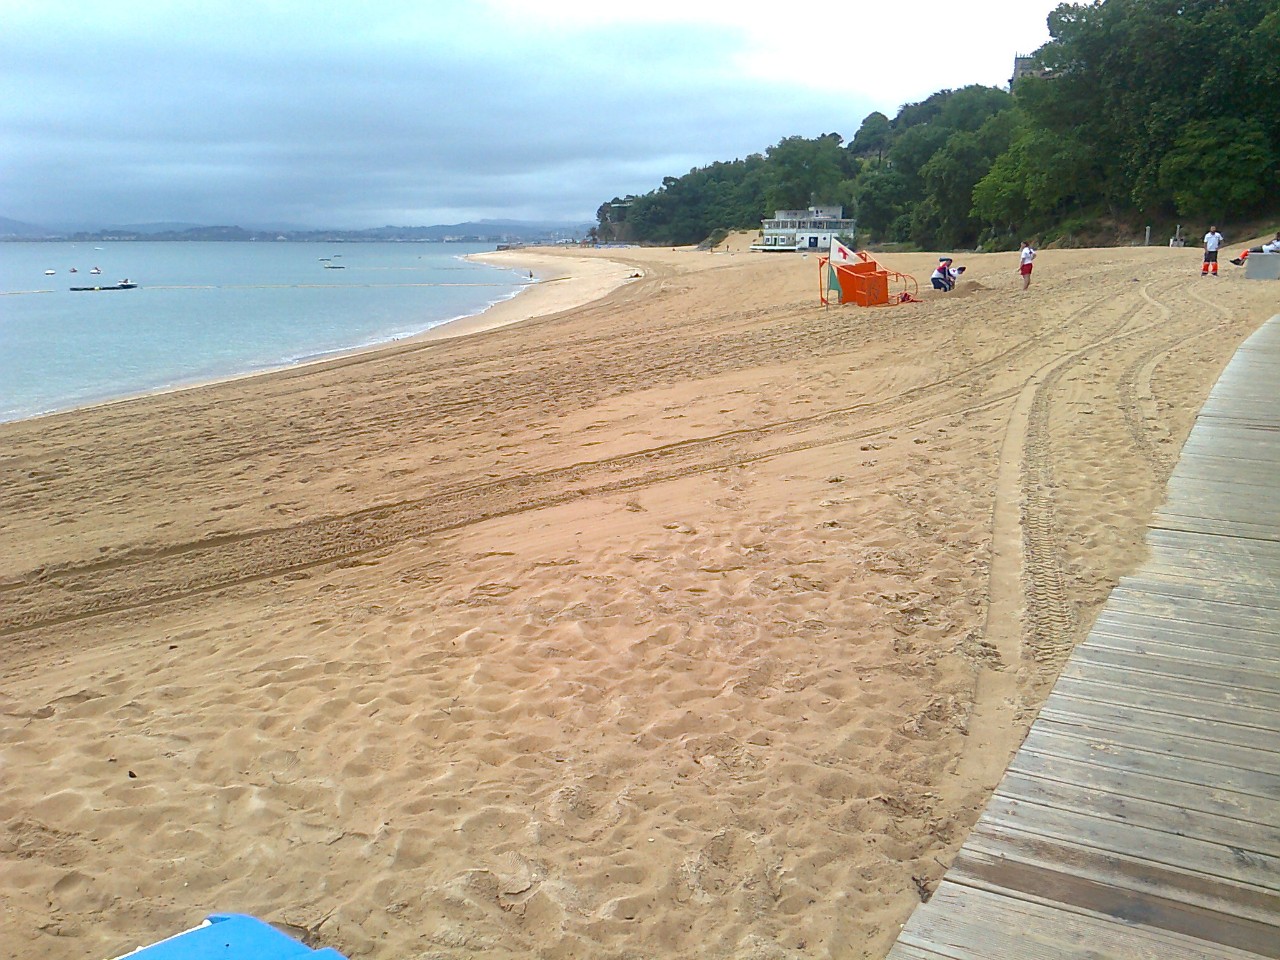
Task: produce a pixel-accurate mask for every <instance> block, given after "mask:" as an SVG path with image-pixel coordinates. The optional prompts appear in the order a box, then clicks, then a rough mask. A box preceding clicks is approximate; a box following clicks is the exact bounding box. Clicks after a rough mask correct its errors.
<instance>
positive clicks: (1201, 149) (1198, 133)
mask: <svg viewBox="0 0 1280 960" xmlns="http://www.w3.org/2000/svg"><path fill="white" fill-rule="evenodd" d="M1275 173H1276V164H1275V156H1274V154H1272V153H1271V152H1270V151H1269V149H1268V143H1267V136H1266V133H1265V131H1264V130H1263V128H1262V124H1261V123H1259V122H1258V121H1257V120H1241V119H1238V118H1236V117H1219V118H1217V119H1214V120H1194V121H1192V122H1191V123H1188V124H1187V125H1186V126H1185V127H1184V128H1183V130H1182V133H1181V134H1180V135H1179V136H1178V139H1177V141H1176V142H1175V143H1174V147H1173V149H1172V150H1170V151H1169V152H1168V153H1166V154H1165V156H1164V159H1163V160H1162V161H1161V164H1160V174H1159V177H1160V186H1161V187H1162V188H1163V189H1165V190H1167V191H1168V192H1169V193H1171V194H1172V196H1173V199H1174V203H1175V204H1176V206H1177V209H1178V213H1180V214H1182V215H1184V216H1193V217H1194V216H1203V217H1209V218H1211V219H1218V220H1220V219H1225V217H1224V216H1223V215H1224V214H1228V215H1230V214H1235V215H1238V214H1241V213H1244V212H1247V211H1249V210H1250V208H1252V207H1254V206H1255V205H1256V204H1257V203H1258V202H1259V201H1260V200H1261V199H1262V198H1263V196H1264V195H1265V187H1264V182H1265V181H1266V180H1273V179H1274V177H1275ZM1264 178H1265V180H1264Z"/></svg>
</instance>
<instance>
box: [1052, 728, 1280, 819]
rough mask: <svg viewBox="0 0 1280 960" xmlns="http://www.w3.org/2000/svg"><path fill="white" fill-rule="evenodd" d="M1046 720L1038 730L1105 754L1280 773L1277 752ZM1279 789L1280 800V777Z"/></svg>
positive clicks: (1182, 736)
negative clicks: (1125, 750)
mask: <svg viewBox="0 0 1280 960" xmlns="http://www.w3.org/2000/svg"><path fill="white" fill-rule="evenodd" d="M1043 719H1044V722H1043V723H1041V722H1039V720H1037V723H1036V729H1037V730H1040V731H1043V732H1044V733H1045V734H1050V735H1053V736H1055V737H1067V738H1074V739H1076V740H1080V741H1083V742H1084V743H1085V744H1087V745H1088V746H1090V747H1093V748H1094V749H1097V750H1101V751H1103V752H1114V748H1115V747H1121V746H1123V747H1130V748H1132V749H1134V750H1145V751H1146V752H1148V753H1154V754H1158V755H1159V756H1162V757H1170V758H1176V759H1183V760H1199V759H1201V758H1210V759H1209V762H1211V763H1215V764H1220V765H1226V766H1229V767H1234V768H1235V769H1237V770H1252V771H1255V772H1257V773H1264V774H1275V773H1277V771H1280V753H1276V752H1275V750H1273V749H1267V750H1255V749H1253V748H1252V747H1242V746H1238V745H1236V744H1232V743H1225V742H1219V741H1214V740H1204V739H1201V738H1198V737H1191V736H1187V734H1186V733H1185V732H1182V731H1178V732H1176V733H1166V732H1163V731H1159V730H1152V729H1150V728H1146V727H1133V726H1100V725H1097V724H1092V723H1084V722H1082V721H1080V720H1078V719H1075V718H1069V717H1062V718H1055V717H1045V718H1043ZM1028 739H1030V734H1028ZM1159 775H1160V776H1163V774H1159ZM1276 789H1277V795H1276V797H1277V799H1280V776H1278V777H1277V780H1276Z"/></svg>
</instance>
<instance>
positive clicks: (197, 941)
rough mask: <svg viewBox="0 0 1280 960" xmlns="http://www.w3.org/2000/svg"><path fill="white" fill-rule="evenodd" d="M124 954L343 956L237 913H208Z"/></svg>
mask: <svg viewBox="0 0 1280 960" xmlns="http://www.w3.org/2000/svg"><path fill="white" fill-rule="evenodd" d="M125 957H127V958H128V960H346V958H345V957H344V956H343V955H342V954H340V953H338V951H336V950H331V949H327V948H326V949H324V950H312V949H311V948H310V947H308V946H306V945H305V944H302V943H299V942H298V941H297V940H294V939H293V938H292V937H290V936H287V935H286V934H283V933H281V932H280V931H279V930H277V929H276V928H275V927H273V926H271V925H270V924H268V923H263V922H262V921H261V920H256V919H254V918H253V917H249V916H245V915H244V914H241V913H214V914H210V915H209V917H208V918H207V919H206V920H205V922H204V923H203V924H201V925H200V926H198V927H195V928H193V929H191V930H187V931H184V932H183V933H180V934H178V935H177V936H173V937H169V939H167V940H161V941H160V942H159V943H153V944H152V945H151V946H149V947H141V948H139V949H137V950H135V951H133V952H132V953H127V954H125ZM125 957H121V958H120V960H125Z"/></svg>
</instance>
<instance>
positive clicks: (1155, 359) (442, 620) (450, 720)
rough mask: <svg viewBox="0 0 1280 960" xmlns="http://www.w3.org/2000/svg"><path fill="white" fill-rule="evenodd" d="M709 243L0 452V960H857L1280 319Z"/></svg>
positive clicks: (887, 921) (1002, 265) (1141, 287)
mask: <svg viewBox="0 0 1280 960" xmlns="http://www.w3.org/2000/svg"><path fill="white" fill-rule="evenodd" d="M733 249H735V250H736V251H737V252H724V248H721V252H717V253H714V254H709V253H698V252H694V251H691V250H674V251H673V250H638V249H635V250H611V251H602V252H599V253H598V254H591V253H586V254H584V253H582V252H580V251H576V250H575V251H572V252H571V256H569V257H568V258H566V255H565V253H564V252H563V251H544V252H539V253H537V254H536V255H531V254H529V253H528V252H521V253H516V254H511V255H507V254H503V255H501V256H504V257H509V259H510V260H511V262H516V263H525V262H530V260H529V258H530V257H531V256H535V257H536V258H537V262H536V263H535V264H534V266H535V268H536V269H538V270H540V271H541V272H542V274H543V276H544V277H547V278H548V283H546V284H542V285H539V286H540V287H542V289H541V290H540V291H536V293H537V296H536V297H533V295H531V299H526V298H520V299H519V300H517V301H515V303H513V304H508V305H505V306H503V307H501V308H499V312H497V313H495V314H494V315H492V316H491V317H489V318H488V319H485V320H482V321H480V322H479V323H478V324H475V325H473V326H474V327H478V328H483V327H493V326H497V325H499V324H501V323H506V322H507V321H510V320H512V319H515V318H517V317H518V316H520V315H521V314H522V313H523V314H525V315H527V314H529V313H534V314H539V315H538V316H536V317H535V318H533V319H528V320H526V321H525V322H523V323H519V324H516V325H511V326H505V327H503V328H502V329H489V330H487V331H485V332H480V333H476V334H473V335H468V336H463V337H459V338H455V339H438V338H437V339H431V340H427V341H424V342H418V343H413V344H402V345H399V346H396V347H393V348H391V349H387V350H382V351H378V352H376V353H373V354H365V355H360V356H358V357H353V358H347V359H344V360H341V361H334V362H329V363H323V364H317V365H313V366H311V367H307V368H305V369H299V370H294V371H288V372H283V373H278V374H272V375H269V376H264V377H256V378H251V379H246V380H241V381H237V382H234V383H227V384H220V385H212V386H208V387H202V388H199V389H195V390H189V391H183V392H178V393H173V394H167V395H163V396H156V397H149V398H146V399H142V400H137V401H130V402H125V403H118V404H111V405H106V406H102V407H97V408H93V409H89V410H84V411H79V412H75V413H70V414H66V415H59V416H52V417H46V418H42V419H40V420H37V421H30V422H26V423H18V424H7V425H3V426H0V462H2V463H3V468H4V476H5V483H4V484H3V485H0V517H3V522H0V642H2V643H3V645H4V654H5V655H4V661H3V662H4V666H3V673H2V676H3V683H2V684H0V691H2V692H0V738H2V739H0V749H2V753H0V758H2V761H3V768H2V769H3V776H2V777H0V823H2V824H3V826H2V828H0V859H2V863H3V883H2V884H0V956H4V957H13V958H18V957H21V958H24V960H32V958H69V957H74V958H86V960H99V958H103V957H109V956H113V955H116V954H118V953H121V952H123V951H125V950H127V949H130V948H131V947H133V946H136V945H138V944H141V943H146V942H149V941H151V940H154V939H157V938H159V937H161V936H164V935H167V934H169V933H172V932H175V931H176V930H179V929H181V928H183V927H184V926H187V925H190V924H191V923H194V922H197V921H198V920H199V919H200V918H201V917H202V916H204V915H205V914H206V913H209V912H214V911H243V912H248V913H253V914H256V915H258V916H261V917H263V918H264V919H268V920H271V921H274V922H277V923H281V924H284V925H287V926H288V927H289V928H290V929H292V930H293V931H294V932H295V933H296V934H298V935H300V936H304V937H306V938H307V939H308V940H310V941H311V942H312V943H314V944H324V945H329V946H334V947H336V948H338V949H339V950H342V951H344V952H346V953H348V954H349V955H350V956H352V957H353V958H354V957H378V958H409V957H413V958H436V957H440V958H463V957H477V956H484V957H499V958H500V957H512V958H515V957H522V958H523V957H544V958H561V957H565V958H567V957H592V958H610V957H614V958H624V957H641V956H644V957H714V958H720V957H725V958H729V957H732V958H752V957H758V958H783V957H797V958H798V957H833V958H853V957H878V956H882V955H883V954H884V953H885V952H886V951H887V949H888V947H889V945H890V944H891V943H892V941H893V939H894V937H895V936H896V934H897V931H898V928H899V925H900V924H901V923H902V922H904V920H905V919H906V917H907V916H908V915H909V913H910V911H911V909H912V907H913V906H914V904H916V903H918V902H919V899H920V897H921V896H927V895H928V892H929V891H930V890H931V889H932V887H933V885H934V884H935V883H936V882H937V880H938V878H939V877H940V876H941V874H942V873H943V871H944V868H945V865H946V864H948V863H949V860H950V857H951V856H952V855H953V854H954V852H955V851H956V849H957V848H958V847H959V844H960V843H961V841H962V839H963V837H964V835H965V831H966V830H967V829H968V827H969V826H970V825H971V824H972V823H973V822H974V821H975V820H976V818H977V816H978V813H979V811H980V810H981V808H982V805H983V804H984V802H985V800H986V796H987V794H988V792H989V791H990V790H991V788H992V787H993V786H994V784H995V783H996V781H997V779H998V778H999V775H1000V773H1001V771H1002V769H1003V767H1004V764H1005V762H1006V760H1007V758H1008V757H1009V755H1010V754H1011V753H1012V751H1013V750H1014V749H1015V748H1016V747H1017V745H1018V743H1019V742H1020V739H1021V737H1022V735H1023V733H1024V732H1025V730H1026V728H1027V726H1028V725H1029V723H1030V721H1031V719H1032V718H1033V717H1034V715H1035V711H1036V709H1037V706H1038V704H1039V703H1040V701H1041V699H1042V698H1043V696H1044V694H1045V692H1046V691H1047V689H1048V685H1049V684H1050V683H1051V682H1052V680H1053V678H1054V676H1055V673H1056V671H1057V669H1058V668H1059V667H1060V665H1061V664H1062V662H1063V660H1064V658H1065V656H1066V654H1067V653H1068V651H1069V650H1070V648H1071V646H1072V644H1073V643H1074V642H1076V641H1078V640H1079V639H1081V638H1082V637H1083V636H1084V634H1085V632H1086V630H1087V628H1088V626H1089V624H1090V623H1091V621H1092V618H1093V616H1094V614H1095V613H1096V611H1097V609H1098V608H1099V606H1100V605H1101V603H1102V602H1103V601H1104V599H1105V598H1106V596H1107V593H1108V591H1109V590H1110V588H1111V587H1112V586H1113V585H1114V584H1115V582H1116V581H1117V579H1118V577H1119V576H1120V575H1122V574H1123V573H1124V572H1126V571H1127V570H1130V569H1132V568H1133V567H1134V566H1135V565H1136V564H1137V562H1138V561H1139V559H1140V558H1141V551H1142V549H1143V547H1142V537H1143V532H1144V525H1145V523H1146V521H1147V519H1148V517H1149V516H1150V513H1151V511H1152V509H1153V507H1154V506H1155V505H1156V504H1157V503H1158V502H1159V500H1160V498H1161V497H1162V492H1163V484H1164V482H1165V480H1166V478H1167V477H1168V475H1169V471H1170V469H1171V467H1172V465H1173V463H1174V462H1175V459H1176V457H1177V454H1178V450H1179V448H1180V445H1181V443H1182V441H1183V439H1184V438H1185V436H1186V434H1187V432H1188V430H1189V428H1190V426H1191V423H1192V421H1193V418H1194V416H1195V413H1196V411H1197V410H1198V408H1199V406H1200V404H1201V403H1202V401H1203V400H1204V397H1205V396H1206V394H1207V392H1208V389H1209V387H1210V386H1211V385H1212V383H1213V382H1214V380H1215V378H1216V377H1217V375H1218V373H1219V372H1220V370H1221V369H1222V367H1223V366H1224V365H1225V363H1226V361H1227V360H1228V359H1229V358H1230V356H1231V354H1232V353H1233V351H1234V350H1235V348H1236V346H1237V345H1238V344H1239V343H1240V342H1241V341H1242V340H1243V339H1244V338H1245V337H1246V336H1247V335H1248V334H1249V333H1250V332H1252V331H1253V330H1254V329H1256V328H1257V327H1258V326H1259V325H1260V324H1261V323H1262V322H1263V321H1264V320H1265V319H1266V318H1267V317H1269V316H1270V315H1271V314H1272V313H1274V312H1275V309H1276V306H1275V305H1276V298H1275V285H1274V284H1268V283H1264V282H1256V281H1255V282H1250V281H1245V280H1244V279H1243V276H1242V274H1243V271H1241V270H1238V269H1236V268H1231V267H1229V266H1228V267H1225V268H1224V275H1223V276H1222V277H1221V278H1218V279H1201V278H1200V277H1199V275H1198V272H1199V254H1198V251H1196V250H1169V249H1166V248H1145V249H1109V250H1083V251H1054V250H1048V251H1043V252H1042V253H1041V255H1040V258H1039V259H1038V260H1037V262H1036V273H1035V276H1034V281H1033V285H1032V287H1031V289H1030V290H1029V291H1027V292H1025V293H1023V292H1022V291H1020V289H1018V288H1019V287H1020V282H1019V280H1018V277H1017V274H1016V261H1017V258H1016V255H1013V254H997V255H985V256H970V257H963V258H959V262H962V263H965V264H966V265H967V267H968V271H967V273H966V274H965V278H964V280H962V282H961V285H960V287H959V289H958V290H957V291H956V292H955V293H953V294H949V295H942V294H936V293H935V292H933V291H922V293H921V301H922V302H919V303H914V304H906V305H903V306H900V307H894V308H881V309H870V310H861V309H857V308H852V307H849V308H835V309H825V308H823V307H822V306H821V305H820V304H819V303H818V297H817V288H818V273H817V263H816V260H815V259H814V258H801V257H796V256H779V255H758V254H757V255H751V254H747V253H745V252H741V244H738V245H737V247H736V248H733ZM522 258H523V259H522ZM544 258H545V259H544ZM554 258H559V259H554ZM574 258H578V259H574ZM935 259H936V258H935V257H934V256H931V255H926V254H912V255H894V256H886V257H884V258H883V260H884V261H885V263H886V264H887V265H889V266H891V267H893V268H894V269H898V270H903V271H906V272H911V273H914V274H915V275H916V276H918V277H921V278H927V276H928V273H929V271H930V270H931V269H932V264H933V263H934V262H935ZM582 260H585V261H588V262H587V263H586V265H585V266H581V265H580V263H581V261H582ZM556 264H559V265H560V266H555V265H556ZM1233 271H1234V272H1233ZM575 273H576V274H578V275H579V276H580V277H582V278H583V279H580V280H579V281H577V282H576V285H575V283H574V282H571V281H568V280H565V281H563V286H559V287H558V286H557V285H556V284H554V283H552V282H550V280H551V278H552V277H560V276H565V277H567V276H569V275H571V274H575ZM636 275H638V276H636ZM557 282H559V281H557ZM610 289H611V291H612V292H609V293H608V294H607V295H605V296H603V298H602V299H595V300H593V301H592V302H590V303H588V304H586V305H579V306H576V307H573V308H570V309H566V308H568V307H569V306H570V305H571V304H573V303H575V302H580V301H582V300H586V299H590V298H592V297H598V296H599V295H600V294H601V293H602V292H603V291H604V290H610ZM464 329H465V328H464Z"/></svg>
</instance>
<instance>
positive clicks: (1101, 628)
mask: <svg viewBox="0 0 1280 960" xmlns="http://www.w3.org/2000/svg"><path fill="white" fill-rule="evenodd" d="M1198 640H1199V638H1198V637H1196V636H1194V635H1193V634H1188V633H1173V632H1163V631H1162V632H1160V633H1159V634H1158V635H1156V636H1150V635H1146V634H1143V633H1136V632H1133V631H1129V630H1121V629H1117V628H1116V627H1114V626H1113V625H1112V624H1110V623H1095V624H1094V625H1093V630H1092V631H1091V632H1090V634H1089V637H1088V639H1087V640H1086V641H1085V642H1084V643H1083V644H1081V645H1080V648H1081V649H1082V648H1084V647H1086V646H1087V647H1088V648H1090V649H1104V650H1114V651H1117V652H1126V653H1131V654H1135V655H1141V656H1150V657H1152V658H1155V661H1156V665H1157V667H1158V668H1159V669H1163V670H1166V671H1169V672H1179V673H1194V672H1195V671H1196V669H1197V668H1198V667H1200V666H1201V665H1208V666H1214V667H1217V668H1219V669H1226V670H1241V671H1251V672H1252V673H1253V674H1254V675H1255V676H1256V677H1258V678H1259V679H1260V680H1263V679H1265V681H1266V682H1267V683H1276V684H1280V677H1275V676H1274V675H1273V674H1270V671H1272V670H1274V668H1275V662H1276V658H1277V656H1280V649H1273V650H1271V651H1269V652H1270V653H1271V656H1262V655H1261V654H1263V653H1264V652H1267V648H1265V647H1259V646H1258V645H1257V644H1248V645H1244V644H1241V645H1238V648H1237V649H1235V650H1227V649H1223V648H1222V647H1219V646H1211V647H1206V646H1203V645H1201V644H1199V643H1198V642H1197V641H1198Z"/></svg>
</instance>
